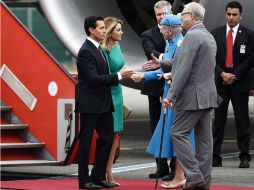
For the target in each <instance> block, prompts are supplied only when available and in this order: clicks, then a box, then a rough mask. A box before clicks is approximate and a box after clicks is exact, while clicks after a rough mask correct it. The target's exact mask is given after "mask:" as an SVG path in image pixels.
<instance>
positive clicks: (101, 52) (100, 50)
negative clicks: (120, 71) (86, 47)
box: [98, 46, 107, 63]
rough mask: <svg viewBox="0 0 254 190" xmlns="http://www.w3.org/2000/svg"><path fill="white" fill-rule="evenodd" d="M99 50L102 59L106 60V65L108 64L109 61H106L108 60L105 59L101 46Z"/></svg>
mask: <svg viewBox="0 0 254 190" xmlns="http://www.w3.org/2000/svg"><path fill="white" fill-rule="evenodd" d="M98 50H99V52H100V54H101V56H102V58H103V59H104V61H105V63H107V61H106V59H105V57H104V54H103V51H102V48H101V46H99V47H98Z"/></svg>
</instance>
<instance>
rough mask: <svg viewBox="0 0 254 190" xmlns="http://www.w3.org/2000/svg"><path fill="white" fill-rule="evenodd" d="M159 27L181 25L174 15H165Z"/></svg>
mask: <svg viewBox="0 0 254 190" xmlns="http://www.w3.org/2000/svg"><path fill="white" fill-rule="evenodd" d="M160 24H161V25H164V26H179V25H181V24H182V21H181V19H180V18H179V17H178V16H176V15H166V16H164V18H163V19H162V20H161V23H160Z"/></svg>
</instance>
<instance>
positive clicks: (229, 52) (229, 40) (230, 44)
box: [225, 28, 233, 68]
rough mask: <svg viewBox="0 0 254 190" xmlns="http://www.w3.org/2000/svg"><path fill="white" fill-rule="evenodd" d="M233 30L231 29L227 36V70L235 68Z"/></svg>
mask: <svg viewBox="0 0 254 190" xmlns="http://www.w3.org/2000/svg"><path fill="white" fill-rule="evenodd" d="M232 33H233V29H232V28H230V30H229V31H228V35H227V51H226V61H225V65H226V67H227V68H230V67H232V66H233V34H232Z"/></svg>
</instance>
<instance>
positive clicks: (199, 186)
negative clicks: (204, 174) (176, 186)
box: [181, 181, 209, 190]
mask: <svg viewBox="0 0 254 190" xmlns="http://www.w3.org/2000/svg"><path fill="white" fill-rule="evenodd" d="M208 189H209V188H207V187H206V185H205V183H204V182H203V181H201V182H195V183H193V182H192V183H187V184H186V185H185V187H183V188H182V189H181V190H208Z"/></svg>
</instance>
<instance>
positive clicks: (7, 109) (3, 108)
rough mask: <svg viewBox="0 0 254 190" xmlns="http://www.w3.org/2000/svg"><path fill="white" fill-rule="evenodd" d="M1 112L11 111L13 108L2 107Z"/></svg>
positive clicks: (0, 107)
mask: <svg viewBox="0 0 254 190" xmlns="http://www.w3.org/2000/svg"><path fill="white" fill-rule="evenodd" d="M0 109H1V111H11V109H12V107H11V106H0Z"/></svg>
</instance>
